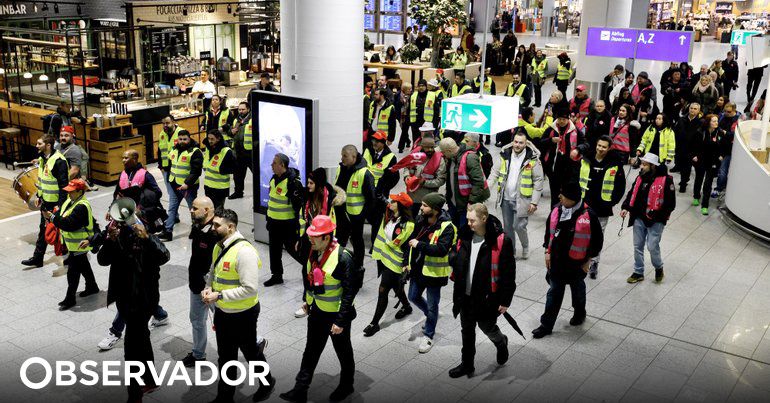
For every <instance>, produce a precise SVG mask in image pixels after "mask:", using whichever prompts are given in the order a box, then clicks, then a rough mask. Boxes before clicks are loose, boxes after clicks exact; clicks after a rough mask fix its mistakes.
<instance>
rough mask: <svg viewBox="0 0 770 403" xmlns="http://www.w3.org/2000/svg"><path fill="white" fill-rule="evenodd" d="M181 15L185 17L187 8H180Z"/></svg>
mask: <svg viewBox="0 0 770 403" xmlns="http://www.w3.org/2000/svg"><path fill="white" fill-rule="evenodd" d="M182 15H187V6H184V7H182Z"/></svg>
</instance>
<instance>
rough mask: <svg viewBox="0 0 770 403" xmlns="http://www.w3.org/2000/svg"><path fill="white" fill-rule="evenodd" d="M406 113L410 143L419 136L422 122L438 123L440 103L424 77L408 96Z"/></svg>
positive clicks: (435, 125) (436, 125)
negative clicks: (410, 132) (414, 90)
mask: <svg viewBox="0 0 770 403" xmlns="http://www.w3.org/2000/svg"><path fill="white" fill-rule="evenodd" d="M407 115H408V116H409V127H410V128H411V129H412V143H414V142H415V141H417V139H419V138H420V127H422V125H423V124H426V123H430V124H431V125H433V127H438V125H439V119H440V118H441V105H440V103H439V100H438V97H437V96H436V93H435V92H430V91H428V82H427V81H425V80H424V79H421V80H420V81H419V82H418V83H417V91H416V92H414V93H412V96H411V97H410V98H409V105H408V106H407ZM399 147H400V145H399Z"/></svg>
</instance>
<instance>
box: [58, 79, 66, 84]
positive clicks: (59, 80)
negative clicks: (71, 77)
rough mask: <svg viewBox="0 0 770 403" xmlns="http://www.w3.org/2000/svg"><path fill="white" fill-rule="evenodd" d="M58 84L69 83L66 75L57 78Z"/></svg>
mask: <svg viewBox="0 0 770 403" xmlns="http://www.w3.org/2000/svg"><path fill="white" fill-rule="evenodd" d="M56 84H67V80H65V79H64V77H59V78H57V79H56Z"/></svg>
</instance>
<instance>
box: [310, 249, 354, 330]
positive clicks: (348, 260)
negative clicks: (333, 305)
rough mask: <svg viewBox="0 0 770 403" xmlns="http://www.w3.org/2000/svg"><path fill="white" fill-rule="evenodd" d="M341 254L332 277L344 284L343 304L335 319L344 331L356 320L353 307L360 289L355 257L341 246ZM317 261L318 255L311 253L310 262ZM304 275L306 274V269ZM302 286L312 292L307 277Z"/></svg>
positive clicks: (336, 323)
mask: <svg viewBox="0 0 770 403" xmlns="http://www.w3.org/2000/svg"><path fill="white" fill-rule="evenodd" d="M339 253H340V255H339V261H338V262H337V267H335V268H334V271H333V272H332V277H334V278H335V279H336V280H339V281H341V282H342V284H341V285H342V303H341V305H340V310H339V312H337V314H336V315H337V317H336V318H335V319H334V324H335V325H337V326H339V327H341V328H343V329H347V328H349V327H350V322H352V321H353V319H355V318H356V307H355V306H354V305H353V300H354V299H355V298H356V294H357V293H358V289H357V288H356V285H355V284H356V281H357V280H356V275H357V270H356V264H355V262H353V257H352V256H351V255H350V253H349V252H346V251H345V248H343V247H342V246H340V248H339ZM317 260H318V253H317V252H311V255H310V261H311V262H312V261H317ZM302 273H305V270H304V269H303V271H302ZM302 284H303V285H304V286H305V292H307V291H311V286H310V282H309V281H308V279H307V276H305V275H303V276H302ZM313 309H315V308H313ZM319 311H320V309H319Z"/></svg>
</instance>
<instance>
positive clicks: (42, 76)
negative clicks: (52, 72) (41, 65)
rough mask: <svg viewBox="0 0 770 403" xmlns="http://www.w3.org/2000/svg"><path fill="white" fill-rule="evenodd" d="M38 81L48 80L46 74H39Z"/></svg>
mask: <svg viewBox="0 0 770 403" xmlns="http://www.w3.org/2000/svg"><path fill="white" fill-rule="evenodd" d="M38 79H39V80H40V81H48V76H47V75H45V74H41V75H40V77H38Z"/></svg>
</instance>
